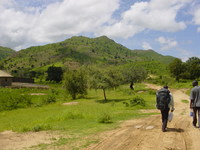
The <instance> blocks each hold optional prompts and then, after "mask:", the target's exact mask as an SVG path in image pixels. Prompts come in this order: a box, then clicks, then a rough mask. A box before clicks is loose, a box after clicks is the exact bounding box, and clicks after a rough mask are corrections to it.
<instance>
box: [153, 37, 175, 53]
mask: <svg viewBox="0 0 200 150" xmlns="http://www.w3.org/2000/svg"><path fill="white" fill-rule="evenodd" d="M156 41H157V42H159V43H160V45H161V50H169V49H171V48H174V47H177V46H178V42H177V41H175V40H172V39H169V38H165V37H162V36H161V37H159V38H157V39H156Z"/></svg>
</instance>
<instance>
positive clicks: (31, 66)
mask: <svg viewBox="0 0 200 150" xmlns="http://www.w3.org/2000/svg"><path fill="white" fill-rule="evenodd" d="M173 59H174V57H169V56H162V55H160V54H158V53H156V52H154V51H153V50H148V51H143V50H130V49H128V48H126V47H124V46H122V45H120V44H118V43H116V42H115V41H113V40H111V39H109V38H107V37H106V36H101V37H98V38H87V37H83V36H78V37H72V38H70V39H67V40H65V41H62V42H59V43H52V44H48V45H44V46H35V47H30V48H27V49H23V50H20V51H18V52H16V54H15V55H12V56H10V57H7V58H6V59H4V60H3V61H2V64H3V66H4V69H5V70H7V71H9V72H11V73H13V74H16V75H19V74H21V76H27V72H32V71H34V72H38V71H40V72H44V71H46V70H47V68H48V67H49V66H52V65H54V66H60V67H64V66H73V65H74V66H81V65H97V66H99V67H102V66H104V67H105V66H121V65H125V64H128V63H137V64H142V66H145V67H147V68H148V65H150V64H151V65H150V66H151V69H156V68H155V66H156V67H157V68H160V66H163V64H169V63H170V62H171V61H172V60H173ZM145 62H146V63H145ZM152 65H153V66H152ZM161 68H163V67H161ZM151 69H150V70H151ZM163 70H165V68H163ZM161 72H162V71H161Z"/></svg>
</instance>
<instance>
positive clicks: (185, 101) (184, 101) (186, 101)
mask: <svg viewBox="0 0 200 150" xmlns="http://www.w3.org/2000/svg"><path fill="white" fill-rule="evenodd" d="M181 102H183V103H189V101H188V100H185V99H183V100H181Z"/></svg>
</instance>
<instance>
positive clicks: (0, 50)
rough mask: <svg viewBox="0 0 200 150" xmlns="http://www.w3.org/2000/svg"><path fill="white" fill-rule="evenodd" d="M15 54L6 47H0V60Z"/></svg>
mask: <svg viewBox="0 0 200 150" xmlns="http://www.w3.org/2000/svg"><path fill="white" fill-rule="evenodd" d="M14 53H16V52H15V51H14V50H12V49H10V48H7V47H2V46H0V60H2V59H4V58H6V57H8V56H11V55H12V54H14Z"/></svg>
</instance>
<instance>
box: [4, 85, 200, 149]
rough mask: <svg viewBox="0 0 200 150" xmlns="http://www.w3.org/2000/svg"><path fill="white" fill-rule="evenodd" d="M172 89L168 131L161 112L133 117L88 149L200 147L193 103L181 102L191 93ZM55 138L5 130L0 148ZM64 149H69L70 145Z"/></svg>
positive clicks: (44, 134)
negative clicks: (143, 116)
mask: <svg viewBox="0 0 200 150" xmlns="http://www.w3.org/2000/svg"><path fill="white" fill-rule="evenodd" d="M147 86H148V87H150V88H152V89H159V88H160V87H158V86H155V85H151V84H147ZM171 92H172V94H173V96H174V101H175V109H176V110H175V111H174V118H173V120H172V122H169V123H168V131H167V132H162V131H161V116H160V115H155V116H151V117H148V118H141V119H134V120H129V121H126V122H124V123H122V125H121V126H120V127H119V128H117V129H115V130H112V131H108V132H104V133H101V134H100V135H95V137H94V138H95V139H96V138H99V139H100V142H99V143H97V144H92V145H90V146H88V147H87V148H85V150H200V142H199V141H198V139H199V138H200V129H197V128H194V127H192V125H191V121H192V118H191V117H190V116H189V108H188V106H189V104H187V103H183V102H181V100H183V99H184V100H185V99H188V95H186V94H185V93H184V90H171ZM153 111H155V112H159V111H158V110H153ZM52 137H53V138H58V136H55V135H51V134H49V133H46V132H38V133H25V134H18V133H13V132H7V131H5V132H3V133H0V150H1V149H2V148H3V150H8V149H17V150H21V149H22V148H28V147H31V146H33V145H38V144H41V143H51V142H52V141H51V140H50V139H51V138H52ZM53 149H54V148H53ZM58 149H59V148H58ZM62 149H67V145H66V148H62Z"/></svg>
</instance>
